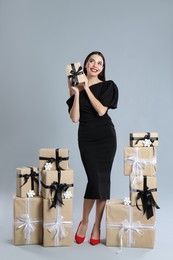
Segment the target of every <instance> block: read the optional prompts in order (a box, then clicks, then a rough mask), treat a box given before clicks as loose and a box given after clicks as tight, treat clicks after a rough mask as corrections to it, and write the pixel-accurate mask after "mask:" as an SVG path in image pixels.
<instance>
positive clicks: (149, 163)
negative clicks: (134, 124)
mask: <svg viewBox="0 0 173 260" xmlns="http://www.w3.org/2000/svg"><path fill="white" fill-rule="evenodd" d="M156 168H157V152H156V148H154V147H125V148H124V175H130V176H131V177H132V178H134V177H138V178H139V179H140V178H142V176H155V175H156Z"/></svg>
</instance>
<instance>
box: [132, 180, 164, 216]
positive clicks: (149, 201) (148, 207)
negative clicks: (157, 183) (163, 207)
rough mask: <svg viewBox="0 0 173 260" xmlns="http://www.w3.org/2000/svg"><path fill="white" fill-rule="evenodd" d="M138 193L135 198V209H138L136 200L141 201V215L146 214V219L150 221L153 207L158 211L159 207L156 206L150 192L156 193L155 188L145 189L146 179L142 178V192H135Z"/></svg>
mask: <svg viewBox="0 0 173 260" xmlns="http://www.w3.org/2000/svg"><path fill="white" fill-rule="evenodd" d="M136 191H137V192H138V194H137V197H136V207H137V208H138V209H139V210H141V209H140V208H139V205H138V200H139V199H141V201H142V208H143V213H144V214H145V213H146V216H147V219H150V218H151V217H152V216H153V207H155V208H157V209H160V207H159V206H158V205H157V203H156V202H155V200H154V198H153V194H152V192H155V191H157V188H153V189H149V188H148V187H147V177H146V176H144V185H143V190H138V189H137V190H136ZM141 211H142V210H141Z"/></svg>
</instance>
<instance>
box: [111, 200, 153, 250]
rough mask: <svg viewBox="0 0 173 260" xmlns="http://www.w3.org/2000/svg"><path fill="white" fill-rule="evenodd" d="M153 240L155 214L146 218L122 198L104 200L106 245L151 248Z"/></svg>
mask: <svg viewBox="0 0 173 260" xmlns="http://www.w3.org/2000/svg"><path fill="white" fill-rule="evenodd" d="M154 242H155V216H153V217H152V218H150V219H149V220H147V218H146V217H145V215H143V213H142V212H141V211H139V210H138V209H137V208H136V207H132V206H130V205H127V204H124V203H123V200H108V201H107V202H106V246H115V247H120V248H121V249H122V247H135V248H153V247H154Z"/></svg>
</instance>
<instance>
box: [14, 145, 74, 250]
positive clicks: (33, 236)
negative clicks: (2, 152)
mask: <svg viewBox="0 0 173 260" xmlns="http://www.w3.org/2000/svg"><path fill="white" fill-rule="evenodd" d="M73 195H74V191H73V170H72V169H70V168H69V151H68V149H44V148H43V149H40V151H39V167H21V168H16V196H14V199H13V209H14V244H15V245H27V244H30V245H31V244H40V245H43V246H71V245H72V206H73V205H72V202H73Z"/></svg>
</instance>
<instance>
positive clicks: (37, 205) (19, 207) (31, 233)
mask: <svg viewBox="0 0 173 260" xmlns="http://www.w3.org/2000/svg"><path fill="white" fill-rule="evenodd" d="M13 211H14V234H13V236H14V245H31V244H32V245H33V244H42V238H43V236H42V228H43V223H42V220H43V210H42V198H41V197H39V196H38V197H33V198H19V197H14V199H13Z"/></svg>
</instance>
